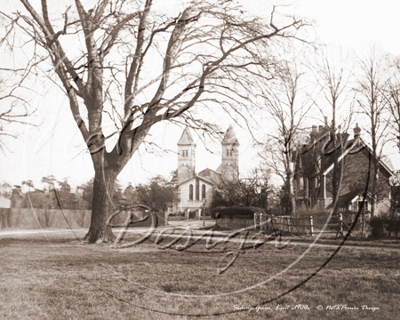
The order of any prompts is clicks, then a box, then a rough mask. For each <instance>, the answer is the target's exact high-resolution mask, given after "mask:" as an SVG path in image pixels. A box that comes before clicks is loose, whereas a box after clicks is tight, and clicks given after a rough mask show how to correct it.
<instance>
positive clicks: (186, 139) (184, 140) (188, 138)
mask: <svg viewBox="0 0 400 320" xmlns="http://www.w3.org/2000/svg"><path fill="white" fill-rule="evenodd" d="M191 145H194V146H196V144H195V143H194V140H193V138H192V135H191V134H190V131H189V128H188V127H186V128H185V130H183V132H182V136H181V138H180V139H179V141H178V146H191Z"/></svg>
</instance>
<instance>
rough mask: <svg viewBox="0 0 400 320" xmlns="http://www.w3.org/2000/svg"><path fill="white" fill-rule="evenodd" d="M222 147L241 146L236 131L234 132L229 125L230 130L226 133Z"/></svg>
mask: <svg viewBox="0 0 400 320" xmlns="http://www.w3.org/2000/svg"><path fill="white" fill-rule="evenodd" d="M222 145H223V146H226V145H235V146H239V145H240V144H239V140H238V139H237V138H236V134H235V131H234V130H233V127H232V125H229V128H228V130H227V131H226V133H225V136H224V139H223V140H222Z"/></svg>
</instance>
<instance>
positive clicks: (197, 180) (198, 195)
mask: <svg viewBox="0 0 400 320" xmlns="http://www.w3.org/2000/svg"><path fill="white" fill-rule="evenodd" d="M199 199H200V182H199V179H196V200H199Z"/></svg>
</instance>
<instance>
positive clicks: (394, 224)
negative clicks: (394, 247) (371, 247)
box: [369, 216, 400, 239]
mask: <svg viewBox="0 0 400 320" xmlns="http://www.w3.org/2000/svg"><path fill="white" fill-rule="evenodd" d="M369 225H370V227H371V237H372V238H375V239H379V238H383V237H385V236H387V235H393V234H395V236H396V237H397V236H398V234H399V233H400V217H399V216H380V217H374V218H372V219H371V221H370V223H369Z"/></svg>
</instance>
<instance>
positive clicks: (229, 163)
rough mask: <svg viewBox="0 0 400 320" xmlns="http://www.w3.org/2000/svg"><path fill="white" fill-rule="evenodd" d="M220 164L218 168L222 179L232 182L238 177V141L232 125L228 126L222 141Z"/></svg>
mask: <svg viewBox="0 0 400 320" xmlns="http://www.w3.org/2000/svg"><path fill="white" fill-rule="evenodd" d="M221 144H222V162H221V166H220V170H221V174H222V179H223V180H225V181H234V180H237V179H238V177H239V146H240V143H239V140H238V139H237V138H236V134H235V131H234V130H233V127H232V125H230V126H229V128H228V130H227V131H226V134H225V136H224V139H223V140H222V143H221Z"/></svg>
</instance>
